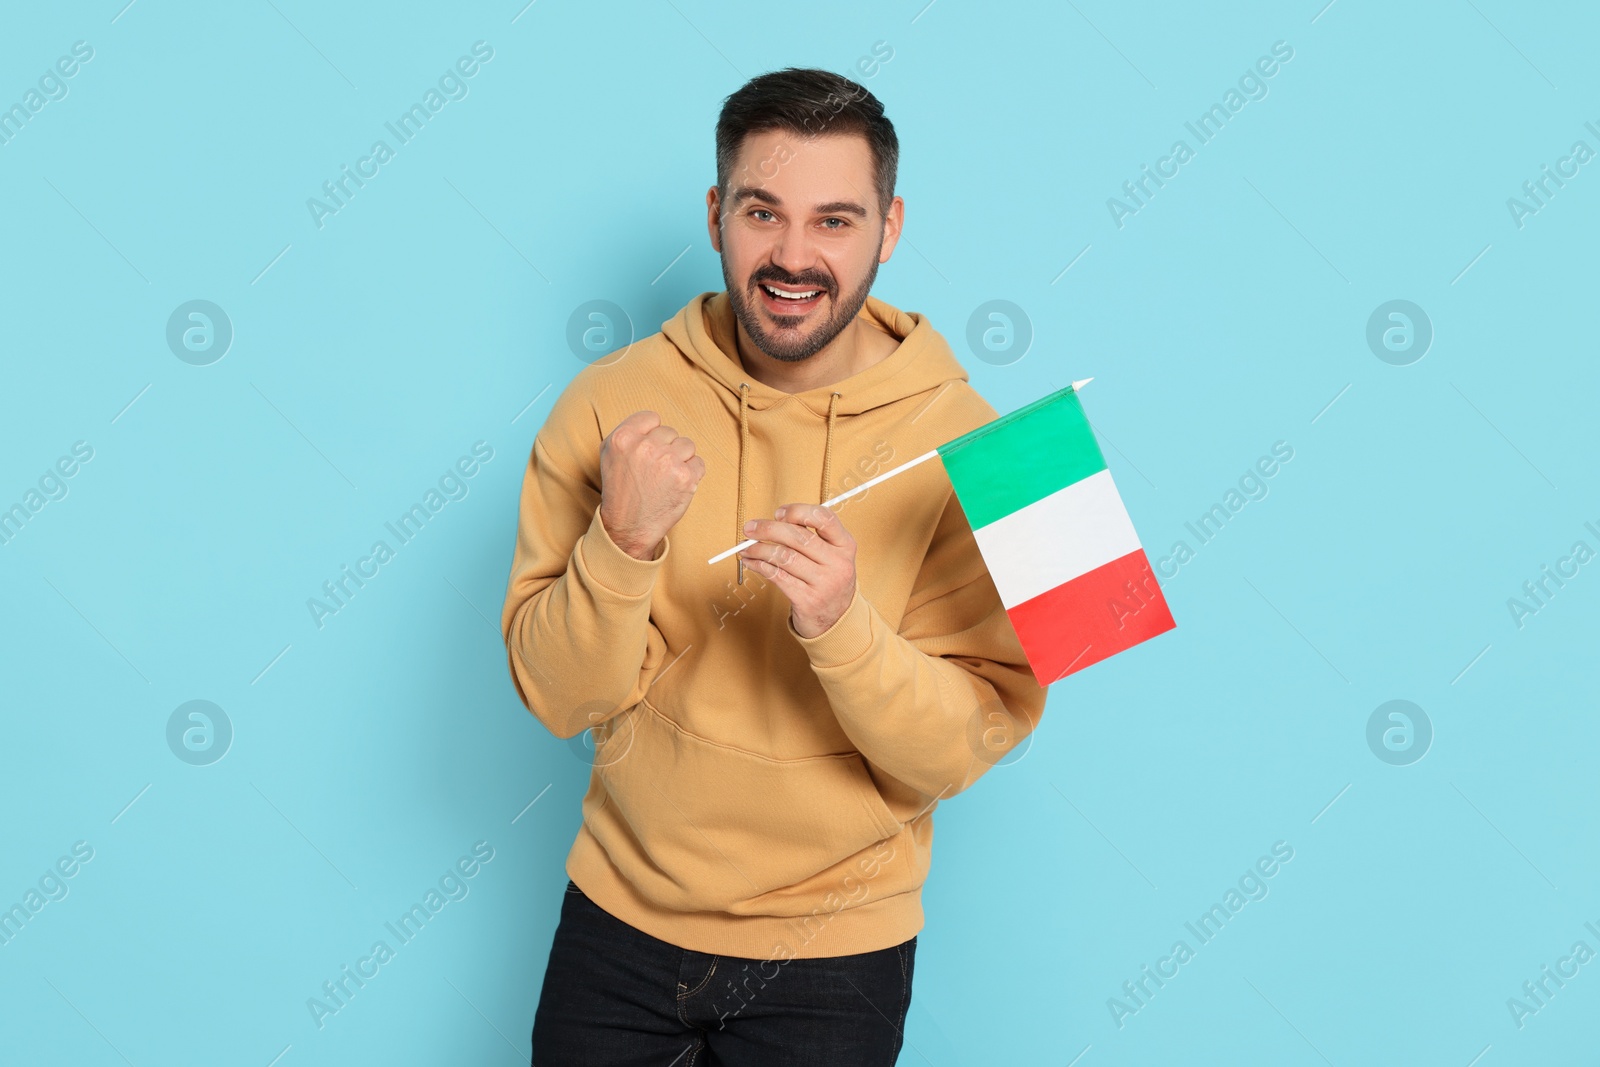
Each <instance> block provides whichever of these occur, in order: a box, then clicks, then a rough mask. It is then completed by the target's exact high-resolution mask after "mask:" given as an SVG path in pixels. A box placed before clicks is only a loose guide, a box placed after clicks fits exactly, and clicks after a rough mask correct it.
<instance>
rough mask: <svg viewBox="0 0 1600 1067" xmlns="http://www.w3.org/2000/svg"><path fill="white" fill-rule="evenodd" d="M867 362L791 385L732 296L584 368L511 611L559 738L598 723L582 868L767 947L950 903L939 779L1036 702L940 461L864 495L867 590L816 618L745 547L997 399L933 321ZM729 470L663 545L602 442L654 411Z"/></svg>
mask: <svg viewBox="0 0 1600 1067" xmlns="http://www.w3.org/2000/svg"><path fill="white" fill-rule="evenodd" d="M860 315H861V317H862V318H864V319H865V320H866V321H867V322H868V323H869V324H871V325H873V326H876V327H878V328H880V329H882V330H884V331H885V332H887V333H889V334H890V335H892V336H894V337H897V338H900V345H899V347H898V348H897V349H896V350H895V351H894V352H892V353H891V354H890V355H889V356H888V357H887V358H885V359H883V360H881V361H879V362H878V363H876V364H874V365H873V366H871V367H868V368H867V369H866V370H864V371H862V372H861V373H859V374H856V375H854V376H852V377H849V378H846V379H844V380H843V381H839V382H836V383H834V384H832V385H829V386H821V387H818V388H815V389H810V390H807V391H805V392H800V393H793V394H790V393H785V392H782V391H780V390H778V389H775V388H773V387H772V386H769V385H764V384H762V383H761V382H758V381H756V380H755V379H754V378H752V377H750V376H749V375H748V374H746V373H745V372H744V369H743V367H742V365H741V364H740V362H739V360H738V356H737V348H736V345H735V340H734V337H735V334H734V320H733V313H732V308H731V306H730V304H729V301H728V297H727V294H726V293H714V294H713V293H702V294H701V295H700V296H697V297H695V298H694V299H693V300H691V301H690V302H689V304H688V305H687V306H686V307H685V308H684V309H683V310H682V311H681V312H679V313H678V314H677V315H676V316H674V317H673V318H672V319H671V320H669V321H668V322H666V323H664V324H663V327H662V332H661V333H659V334H655V335H652V336H650V337H646V338H644V339H642V340H640V341H638V342H636V343H635V344H634V345H633V346H632V347H631V348H630V349H629V350H628V351H627V352H626V353H625V354H623V355H621V356H620V357H616V356H613V357H607V359H605V360H603V361H600V362H597V363H594V364H591V365H589V366H587V367H585V368H584V369H583V370H581V371H580V372H579V373H578V374H577V375H576V376H575V377H574V378H573V379H572V381H571V382H570V383H569V384H568V385H567V386H566V388H565V389H564V390H563V392H562V393H561V395H560V396H559V397H558V398H557V399H556V401H555V403H554V406H553V407H552V409H551V412H550V415H549V417H548V418H547V419H546V420H545V423H544V425H543V427H541V428H540V430H539V432H538V435H537V436H536V437H535V438H534V442H533V449H532V453H531V455H530V457H529V463H528V468H527V471H526V473H525V475H524V478H523V484H522V498H521V512H520V516H519V519H518V524H517V540H516V549H515V553H514V557H513V559H512V564H511V576H510V581H509V585H508V588H507V591H506V602H505V607H504V610H503V611H502V613H501V630H502V633H503V634H504V636H505V640H506V648H507V652H508V657H509V662H510V667H511V678H512V681H513V683H514V685H515V686H516V690H517V694H518V696H520V697H521V698H522V701H523V703H524V704H526V705H527V707H528V708H529V710H531V711H532V712H533V713H534V715H535V716H537V717H538V719H539V721H540V722H542V723H543V724H544V725H545V726H546V727H547V728H548V729H549V730H550V731H551V732H552V733H554V734H555V735H556V736H557V737H563V738H570V737H574V736H576V735H577V734H579V733H580V732H582V731H583V730H586V729H589V728H591V727H593V728H594V731H593V735H594V739H595V756H594V768H593V770H592V772H591V775H590V779H589V787H588V791H587V792H586V793H585V794H584V797H583V825H582V826H581V828H580V829H579V831H578V836H577V839H576V841H574V843H573V845H572V848H571V851H570V852H569V853H568V855H567V860H566V871H567V874H568V875H569V876H570V877H571V878H572V880H573V881H574V882H576V883H577V885H578V887H579V888H581V889H582V890H583V891H584V892H585V893H587V894H588V895H589V896H590V897H591V898H593V900H594V901H595V902H596V903H598V904H599V905H600V906H601V907H602V908H604V909H605V910H606V911H608V912H610V913H611V914H613V915H615V916H617V917H619V918H621V919H623V920H624V921H626V922H628V923H630V924H632V925H633V926H635V927H637V928H639V929H641V930H644V931H645V932H647V933H649V934H652V935H654V936H656V937H658V938H661V939H662V940H665V941H668V942H671V943H672V944H675V945H678V946H680V947H683V948H690V949H695V950H698V951H701V952H710V953H716V954H722V955H729V956H742V957H750V958H756V959H763V960H773V959H777V960H784V959H790V958H815V957H824V956H839V955H845V954H849V953H856V952H867V951H873V950H876V949H882V948H887V947H889V946H891V945H896V944H899V943H900V942H902V941H905V940H907V939H908V938H910V937H911V936H912V935H913V934H915V933H917V932H918V931H919V930H920V929H921V928H922V924H923V914H922V901H921V890H922V884H923V881H924V880H925V879H926V877H927V874H928V866H929V860H930V858H931V847H932V844H933V811H934V808H935V806H936V805H937V803H938V802H939V800H941V799H944V798H948V797H950V796H952V795H954V794H956V793H959V792H960V791H961V790H963V789H965V788H967V787H968V786H970V785H971V784H972V783H973V782H974V781H975V780H976V779H977V778H978V776H979V775H981V774H982V773H983V772H984V771H986V770H987V769H988V768H989V767H990V766H992V765H993V764H994V763H995V762H997V761H998V760H999V759H1002V758H1003V757H1004V756H1005V755H1006V754H1007V753H1008V752H1010V751H1011V750H1012V749H1013V748H1014V747H1015V745H1016V744H1017V743H1018V742H1019V741H1021V740H1022V739H1023V738H1025V737H1026V736H1027V734H1028V733H1029V732H1030V731H1031V730H1032V729H1033V728H1034V727H1035V726H1037V724H1038V722H1039V718H1040V716H1041V714H1042V713H1043V710H1044V703H1045V696H1046V690H1045V689H1044V688H1042V687H1040V686H1039V684H1038V682H1037V681H1036V680H1035V679H1034V677H1033V673H1032V671H1031V670H1030V669H1029V667H1028V664H1027V660H1026V658H1025V657H1024V655H1023V652H1022V648H1021V646H1020V645H1019V644H1018V642H1017V638H1016V635H1015V634H1014V632H1013V631H1012V629H1011V626H1010V623H1009V621H1008V620H1007V618H1006V614H1005V610H1004V608H1003V607H1002V605H1001V602H1000V598H999V595H998V594H997V593H996V591H995V587H994V583H993V581H992V580H991V579H990V577H989V573H988V571H987V570H986V569H985V567H984V564H983V559H982V557H981V556H980V555H979V553H978V549H977V544H976V542H975V540H974V538H973V536H972V531H971V529H970V527H969V526H968V525H967V520H966V517H965V515H964V514H963V512H962V510H961V505H960V504H959V502H958V501H957V499H956V497H955V494H954V493H953V492H952V490H951V488H950V481H949V478H948V477H947V476H946V474H945V472H944V470H943V468H942V467H941V466H940V465H939V463H937V462H932V461H930V462H926V463H922V464H919V465H918V466H916V467H914V468H912V469H911V470H909V471H907V472H905V473H904V474H900V475H897V476H896V477H894V478H891V479H889V480H888V481H886V482H883V483H881V484H879V485H876V486H873V487H872V488H870V489H868V490H866V491H864V492H862V493H858V494H857V495H856V496H853V497H851V498H850V499H848V500H846V501H844V502H843V503H841V504H839V505H837V510H838V513H839V517H840V519H841V520H842V521H843V523H844V526H845V528H846V529H847V530H849V531H850V533H851V535H852V536H853V537H854V539H855V542H856V548H857V551H856V587H857V589H856V595H855V597H854V598H853V599H852V600H851V602H850V606H849V608H848V609H847V610H846V611H845V613H844V615H843V616H841V617H840V618H839V620H838V621H837V622H835V623H834V624H833V626H832V627H830V628H829V629H828V630H826V631H824V632H823V633H821V634H818V635H817V636H815V637H811V638H805V637H801V636H800V635H799V634H798V633H797V632H796V631H795V630H794V628H793V626H792V625H791V624H790V622H789V602H788V600H787V598H786V597H785V596H784V595H783V593H782V592H781V591H780V590H779V589H778V588H777V587H775V586H773V585H771V584H770V583H768V582H767V581H766V580H765V579H763V578H762V577H761V576H760V575H758V574H757V573H756V572H755V571H754V570H746V571H745V572H744V576H743V577H744V581H743V583H742V584H740V583H737V582H736V572H737V569H738V559H737V557H730V558H728V559H726V560H723V561H721V562H719V563H717V564H716V565H715V566H711V565H708V564H707V563H706V560H707V559H708V558H709V557H711V556H713V555H715V554H716V553H718V552H720V551H722V550H723V549H725V548H730V547H732V546H733V545H735V544H737V543H738V542H740V541H741V540H743V539H744V532H743V527H744V521H745V520H746V519H747V518H755V517H760V518H770V517H771V516H772V513H773V511H774V510H775V509H776V508H777V507H778V506H779V505H782V504H786V503H792V502H795V501H805V502H820V501H822V500H825V499H827V498H828V497H830V496H833V495H836V494H837V493H840V492H843V491H844V490H845V489H848V488H850V487H851V486H854V485H858V484H860V483H861V482H863V481H865V480H866V479H868V478H870V477H872V476H873V475H874V474H877V473H880V472H882V471H884V470H887V469H889V468H890V467H893V466H895V465H896V464H899V463H902V462H904V461H905V460H908V459H911V458H913V457H915V456H918V455H921V454H922V453H923V452H926V451H927V450H929V449H931V448H933V447H935V446H936V445H939V444H942V443H943V442H945V441H948V440H950V439H951V438H953V437H956V436H958V435H959V434H962V433H965V432H966V431H968V430H971V429H973V428H974V427H977V426H980V425H982V424H983V423H985V422H988V421H989V420H991V419H993V418H995V417H996V415H997V413H996V412H995V410H994V409H993V408H992V407H990V405H989V404H988V403H987V402H986V401H985V400H984V399H983V398H982V397H980V396H979V395H978V394H977V393H976V392H975V391H974V390H973V389H972V388H971V386H969V385H968V384H967V375H966V372H965V370H963V368H962V366H961V364H960V363H959V362H957V361H956V359H955V357H954V356H953V355H952V354H951V351H950V347H949V345H948V344H946V343H945V340H944V338H943V337H941V336H940V335H939V334H938V333H936V332H934V330H933V328H932V326H930V325H929V324H928V321H927V319H926V318H924V317H923V316H921V315H917V314H913V313H907V312H903V311H900V310H897V309H896V308H893V307H890V306H889V305H888V304H885V303H883V302H882V301H880V300H877V299H876V298H872V297H869V298H868V299H867V303H866V305H865V307H863V308H862V310H861V313H860ZM644 409H649V410H653V411H655V412H657V413H658V414H659V415H660V416H661V419H662V421H663V422H664V423H666V424H667V425H670V426H672V427H673V428H675V429H676V430H677V432H678V433H680V434H683V435H684V436H686V437H688V438H690V439H691V440H692V441H694V443H695V449H696V454H697V455H699V456H700V457H702V458H703V459H704V460H705V464H706V473H705V476H704V477H703V478H702V479H701V481H700V484H699V487H698V488H697V490H696V492H695V495H694V498H693V500H692V502H691V503H690V505H689V508H688V511H687V512H686V513H685V514H684V516H683V518H682V519H681V520H680V521H679V523H678V524H677V525H676V526H675V527H673V529H672V530H671V531H670V533H668V535H667V536H666V538H665V540H664V542H663V546H662V548H661V551H660V554H659V555H658V556H657V557H656V558H655V559H653V560H640V559H635V558H634V557H632V556H630V555H628V554H627V553H625V552H623V551H622V550H621V549H620V548H618V547H617V545H616V544H615V543H614V542H612V540H611V539H610V537H609V535H608V534H607V533H606V530H605V527H604V526H603V525H602V524H601V522H600V515H599V505H600V445H601V442H602V440H603V439H604V438H605V436H606V435H607V434H609V433H610V432H611V430H612V429H613V428H615V426H616V425H617V424H618V423H619V422H621V421H622V420H623V419H624V418H626V417H627V416H629V415H631V414H633V413H634V412H635V411H640V410H644Z"/></svg>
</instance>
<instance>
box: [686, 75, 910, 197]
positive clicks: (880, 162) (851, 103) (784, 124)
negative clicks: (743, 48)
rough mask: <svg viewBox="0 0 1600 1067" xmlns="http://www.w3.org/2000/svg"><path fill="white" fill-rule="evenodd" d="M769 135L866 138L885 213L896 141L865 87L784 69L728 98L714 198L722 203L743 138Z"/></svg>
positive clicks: (895, 160) (722, 116) (838, 78)
mask: <svg viewBox="0 0 1600 1067" xmlns="http://www.w3.org/2000/svg"><path fill="white" fill-rule="evenodd" d="M774 129H782V130H792V131H794V132H795V133H796V134H799V135H800V136H802V137H816V136H820V135H822V134H859V135H861V136H863V137H865V138H866V139H867V147H868V148H870V149H871V150H872V161H873V166H874V170H875V174H874V177H875V180H876V186H877V190H876V191H877V194H878V210H879V211H880V212H883V213H887V212H888V210H889V202H890V201H891V200H893V199H894V177H895V168H896V167H897V166H898V164H899V162H900V141H899V139H898V138H896V137H895V133H894V124H893V123H891V122H890V121H889V120H888V118H887V117H885V116H884V113H883V104H881V103H880V102H879V101H878V98H877V97H875V96H873V95H872V94H871V93H870V92H868V91H867V89H866V87H865V86H863V85H860V84H859V83H857V82H853V81H851V80H850V79H849V78H846V77H843V76H841V75H838V74H834V73H833V72H832V71H827V70H815V69H807V68H801V67H786V68H785V69H783V70H775V71H771V72H770V73H767V74H761V75H757V76H756V77H754V78H751V79H750V80H749V81H748V82H746V83H745V84H744V85H743V86H741V87H740V88H739V89H738V90H737V91H735V92H734V93H732V94H731V95H730V96H729V97H728V98H727V99H726V100H724V101H723V102H722V113H721V114H720V115H719V116H718V117H717V192H718V195H719V196H721V197H722V198H723V199H724V200H726V199H727V196H728V180H729V179H730V178H731V177H732V175H733V166H734V160H735V159H736V157H737V156H738V154H739V148H740V146H742V145H743V144H744V139H745V137H746V136H747V135H749V134H752V133H757V132H759V131H762V130H774Z"/></svg>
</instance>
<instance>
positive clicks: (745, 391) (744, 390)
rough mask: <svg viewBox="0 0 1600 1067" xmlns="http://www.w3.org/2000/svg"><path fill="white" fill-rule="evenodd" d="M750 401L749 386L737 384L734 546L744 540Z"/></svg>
mask: <svg viewBox="0 0 1600 1067" xmlns="http://www.w3.org/2000/svg"><path fill="white" fill-rule="evenodd" d="M749 400H750V384H749V383H748V382H740V383H739V506H738V514H737V515H736V516H735V517H734V524H733V540H734V543H735V544H738V543H739V542H741V541H743V540H744V453H745V442H746V441H748V440H749V439H750V419H749V416H748V411H749V408H748V407H747V406H746V405H747V404H748V402H749ZM733 558H734V559H735V560H736V561H737V562H738V568H737V571H736V573H737V575H738V578H737V579H736V580H737V582H738V584H740V585H743V584H744V557H743V556H739V555H735V556H734V557H733Z"/></svg>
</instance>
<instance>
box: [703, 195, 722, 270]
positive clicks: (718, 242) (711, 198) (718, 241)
mask: <svg viewBox="0 0 1600 1067" xmlns="http://www.w3.org/2000/svg"><path fill="white" fill-rule="evenodd" d="M721 216H722V200H721V198H720V197H718V196H717V187H716V186H715V185H713V186H712V187H711V188H710V189H708V190H706V229H707V230H708V231H709V232H710V234H711V247H712V249H713V250H714V251H716V252H718V253H719V254H720V253H721V252H722V226H721Z"/></svg>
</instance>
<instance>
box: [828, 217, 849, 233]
mask: <svg viewBox="0 0 1600 1067" xmlns="http://www.w3.org/2000/svg"><path fill="white" fill-rule="evenodd" d="M830 222H837V223H838V224H839V225H838V226H828V223H830ZM822 224H823V225H824V226H827V228H828V229H830V230H837V229H841V228H843V227H844V226H846V225H848V224H847V223H846V222H845V221H844V219H840V218H827V219H823V220H822Z"/></svg>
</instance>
